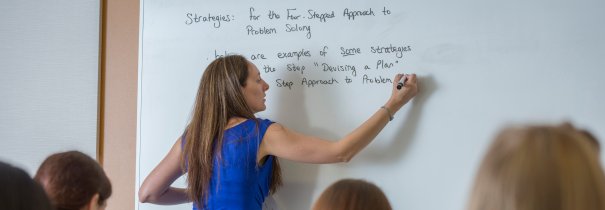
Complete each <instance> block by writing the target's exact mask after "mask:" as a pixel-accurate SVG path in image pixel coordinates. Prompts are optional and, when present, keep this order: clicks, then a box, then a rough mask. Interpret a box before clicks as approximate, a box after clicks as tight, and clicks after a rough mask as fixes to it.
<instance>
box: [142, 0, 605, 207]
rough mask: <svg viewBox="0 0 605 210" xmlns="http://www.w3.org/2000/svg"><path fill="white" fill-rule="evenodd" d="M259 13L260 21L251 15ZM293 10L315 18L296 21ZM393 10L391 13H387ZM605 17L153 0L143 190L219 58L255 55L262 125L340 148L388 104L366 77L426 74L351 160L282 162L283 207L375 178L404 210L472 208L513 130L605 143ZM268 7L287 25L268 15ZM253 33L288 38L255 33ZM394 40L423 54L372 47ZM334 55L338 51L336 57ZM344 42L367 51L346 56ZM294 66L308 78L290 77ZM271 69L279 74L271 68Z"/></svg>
mask: <svg viewBox="0 0 605 210" xmlns="http://www.w3.org/2000/svg"><path fill="white" fill-rule="evenodd" d="M251 7H253V8H254V13H255V15H260V17H259V20H258V21H255V20H250V17H249V16H250V8H251ZM289 8H290V9H293V8H296V9H297V10H296V11H293V13H298V14H300V15H303V16H302V18H300V19H298V20H288V19H287V17H286V16H287V14H286V11H287V9H289ZM346 8H348V9H349V10H355V9H368V8H372V9H373V11H374V13H375V16H370V17H357V18H356V19H355V20H354V21H352V20H348V19H347V18H346V17H343V11H344V9H346ZM384 8H387V9H389V10H390V12H391V13H390V14H388V15H383V12H382V11H383V9H384ZM604 8H605V2H604V1H593V0H579V1H567V0H555V1H552V0H551V1H545V0H534V1H522V0H512V1H497V2H494V1H481V0H462V1H446V0H429V1H426V0H423V1H382V0H380V1H344V0H338V1H320V0H308V1H277V0H267V1H243V0H242V1H237V2H233V1H230V2H229V3H223V2H216V1H200V0H185V1H179V2H169V3H167V2H166V1H161V0H145V1H143V2H142V10H141V17H142V20H141V21H142V22H141V60H140V65H139V66H140V72H139V74H140V75H139V85H140V86H139V127H138V129H139V133H138V141H139V148H138V153H137V155H138V167H137V170H138V172H137V174H138V177H137V180H138V181H137V185H140V182H141V181H142V179H144V178H145V176H147V174H148V173H149V172H150V171H151V169H153V167H154V166H155V165H157V164H158V163H159V161H160V160H161V158H162V157H163V155H164V154H166V153H167V152H168V150H169V149H170V146H171V145H172V144H173V143H174V140H175V139H176V138H177V137H178V136H179V135H180V134H181V133H182V132H183V129H184V127H185V125H186V123H187V120H188V119H189V114H190V110H191V107H192V103H193V99H194V96H195V92H196V90H197V86H198V82H199V78H200V76H201V74H202V71H203V70H204V68H205V67H206V65H207V64H208V63H209V62H211V61H212V60H213V58H214V55H215V51H218V52H219V53H222V52H225V51H227V52H233V53H239V54H243V55H245V56H246V57H248V58H251V56H252V55H255V54H258V53H262V54H264V55H265V56H266V57H267V59H266V60H261V59H259V60H253V61H252V62H253V63H255V64H256V65H257V67H258V68H259V69H260V70H261V75H262V77H263V78H264V79H265V80H266V81H267V82H268V83H269V85H270V86H271V88H270V89H269V91H268V95H267V104H268V108H267V111H265V112H262V113H259V116H261V117H266V118H270V119H272V120H274V121H277V122H279V123H282V124H284V125H286V126H287V127H290V128H292V129H295V130H298V131H300V132H303V133H307V134H314V135H317V136H320V137H323V138H328V139H337V138H339V137H342V136H344V135H346V134H347V133H348V132H349V131H351V130H352V129H353V128H355V127H356V126H358V125H359V124H360V123H361V122H363V121H364V120H365V119H366V118H367V117H368V116H370V115H371V114H372V113H374V112H375V111H377V110H378V109H379V107H380V106H381V105H383V104H384V103H385V102H386V100H387V99H388V96H389V94H390V92H389V91H390V86H391V84H390V83H386V84H368V83H365V82H364V81H366V80H364V75H368V77H370V78H377V77H383V78H392V77H393V75H395V74H396V73H398V72H402V73H411V72H415V73H417V74H418V75H419V77H420V93H419V95H418V97H417V98H415V99H414V101H413V102H412V103H410V104H409V105H407V106H405V107H404V108H403V109H402V110H401V111H400V112H399V113H397V114H396V115H395V119H394V120H393V121H392V122H390V123H389V124H388V125H387V127H386V128H385V129H384V131H383V132H382V133H381V134H380V135H379V136H378V137H377V138H376V139H375V141H374V142H373V143H372V144H370V145H369V146H368V148H366V149H365V150H364V151H362V152H361V153H360V154H359V155H358V156H356V157H355V159H354V160H353V161H351V162H350V163H349V164H335V165H308V164H300V163H293V162H288V161H283V172H284V173H283V174H284V179H285V186H284V188H282V189H281V190H280V191H279V193H278V195H276V196H275V202H276V203H277V205H278V206H279V207H280V208H281V209H295V210H304V209H309V207H310V204H311V202H312V201H313V200H314V199H315V198H316V197H317V196H318V194H319V193H320V192H321V191H323V190H324V189H325V187H326V186H328V185H329V184H331V183H333V182H334V181H336V180H338V179H341V178H348V177H350V178H364V179H366V180H369V181H372V182H374V183H376V184H377V185H378V186H380V187H381V188H382V189H383V190H384V191H385V192H386V194H387V196H388V197H389V199H390V200H391V202H392V204H393V207H394V209H427V210H438V209H457V210H461V209H463V208H464V205H465V203H466V199H467V194H468V191H469V189H470V186H471V183H472V180H473V177H474V174H475V170H476V167H477V164H478V163H479V161H480V159H481V157H482V155H483V153H484V149H485V148H486V146H487V145H488V144H489V143H490V140H491V138H492V136H493V135H494V134H495V133H496V132H497V131H498V130H499V129H500V128H501V127H502V126H505V125H508V124H512V123H559V122H561V121H563V120H569V121H572V122H574V123H575V124H576V125H578V126H581V127H585V128H587V129H589V130H591V131H593V132H594V133H595V134H596V136H598V137H601V138H603V137H605V111H604V110H603V108H602V107H603V104H605V94H603V90H605V83H604V82H603V81H602V80H603V78H605V71H603V68H604V67H605V59H603V56H604V55H605V39H604V38H603V37H605V28H604V27H602V26H603V20H604V19H605V13H603V12H602V11H603V9H604ZM308 9H312V10H316V11H334V13H335V16H336V17H335V18H333V19H328V20H327V21H326V22H320V21H319V20H317V19H307V18H305V17H308V13H307V10H308ZM269 10H273V11H275V12H276V13H278V14H279V15H280V16H281V19H279V20H275V19H273V20H270V19H268V16H267V14H269ZM188 13H197V14H198V15H201V16H203V17H207V16H208V15H209V14H210V15H211V16H216V15H225V16H226V15H230V17H231V18H230V19H231V21H229V22H227V21H222V22H221V25H220V27H218V28H216V27H214V26H213V24H212V23H213V22H210V23H208V22H206V23H204V22H199V23H195V24H190V25H188V24H187V22H188V21H190V19H189V18H188V16H187V14H188ZM286 24H292V25H293V24H298V25H307V26H311V37H310V38H308V37H306V35H307V33H306V32H291V33H288V32H285V30H286V29H285V28H286ZM247 25H250V26H252V27H254V28H259V27H266V28H276V32H277V33H275V34H270V35H248V31H247V30H246V26H247ZM390 44H392V45H394V46H410V48H411V51H408V52H405V53H403V55H402V56H401V57H397V56H396V55H394V54H374V53H371V51H370V50H371V48H370V47H372V46H389V45H390ZM323 46H328V49H327V54H326V56H322V53H321V52H320V51H322V50H323V49H324V48H323ZM341 47H344V48H357V47H358V48H360V49H361V51H362V53H361V54H360V55H354V56H346V57H343V56H342V55H341V54H340V48H341ZM301 49H306V50H309V51H310V54H311V56H310V57H302V58H300V60H298V59H296V58H294V59H279V58H277V55H278V53H279V52H288V51H298V50H301ZM379 60H384V61H386V62H389V63H393V66H392V68H376V63H377V62H378V61H379ZM315 63H318V64H319V66H321V63H328V64H330V65H345V64H348V65H354V66H356V68H357V74H356V76H355V75H353V74H352V72H350V71H348V72H324V71H322V68H318V67H317V66H316V65H315ZM288 64H295V65H298V66H305V68H306V70H305V72H304V73H301V72H299V71H296V72H292V71H288V70H287V65H288ZM265 65H269V66H272V67H274V68H276V69H277V70H276V71H275V72H265V71H263V67H264V66H265ZM365 65H368V66H369V67H370V69H368V70H364V68H363V67H364V66H365ZM303 78H306V79H307V80H308V79H327V80H330V79H331V78H334V79H336V80H338V81H339V84H337V85H318V86H315V87H306V86H303V85H301V84H302V80H303ZM346 78H350V79H352V82H351V83H346V81H345V79H346ZM278 79H282V80H288V81H292V82H294V85H293V86H292V89H289V88H287V87H279V85H278ZM178 185H181V186H182V185H183V182H182V180H181V181H180V182H179V183H178ZM189 208H190V205H181V206H176V207H165V206H155V205H151V204H141V205H140V206H139V209H145V210H151V209H189Z"/></svg>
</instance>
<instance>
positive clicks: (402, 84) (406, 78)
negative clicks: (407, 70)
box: [397, 74, 408, 90]
mask: <svg viewBox="0 0 605 210" xmlns="http://www.w3.org/2000/svg"><path fill="white" fill-rule="evenodd" d="M406 81H408V77H406V75H405V74H404V75H403V77H401V79H400V80H399V82H398V83H397V90H401V88H402V87H403V86H404V85H405V82H406Z"/></svg>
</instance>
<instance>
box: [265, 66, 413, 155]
mask: <svg viewBox="0 0 605 210" xmlns="http://www.w3.org/2000/svg"><path fill="white" fill-rule="evenodd" d="M402 77H406V83H405V85H404V86H403V88H402V89H401V90H399V89H397V81H399V80H400V79H401V78H402ZM394 79H395V80H394V81H395V82H393V88H392V94H391V97H390V99H389V100H388V102H387V103H386V104H385V105H384V106H383V107H377V111H376V112H375V113H374V114H373V115H372V116H371V117H370V118H369V119H368V120H366V121H365V122H364V123H362V124H361V125H360V126H359V127H357V128H356V129H355V130H353V131H352V132H351V133H349V134H348V135H346V136H345V137H344V138H342V139H340V140H338V141H329V140H324V139H321V138H318V137H314V136H307V135H304V134H301V133H298V132H296V131H293V130H290V129H288V128H286V127H284V126H282V125H280V124H277V123H275V124H272V125H271V126H269V128H268V129H267V132H266V133H265V136H264V137H263V141H262V143H261V148H260V150H259V155H258V157H259V160H260V159H261V158H263V157H264V156H266V155H274V156H277V157H280V158H285V159H288V160H293V161H298V162H306V163H334V162H348V161H349V160H351V159H352V158H353V156H355V155H356V154H357V153H358V152H359V151H361V150H362V149H363V148H365V147H366V146H367V145H368V144H369V143H370V142H372V140H373V139H374V138H375V137H376V136H377V135H378V133H380V131H381V130H382V129H383V128H384V127H385V126H386V124H387V123H388V122H389V120H390V119H391V117H392V116H393V115H394V114H395V113H396V112H397V111H398V110H399V109H401V107H403V105H405V104H406V103H407V102H408V101H410V99H412V98H413V97H414V96H415V95H416V93H417V92H418V86H417V80H416V75H415V74H411V75H402V74H398V75H396V76H395V78H394Z"/></svg>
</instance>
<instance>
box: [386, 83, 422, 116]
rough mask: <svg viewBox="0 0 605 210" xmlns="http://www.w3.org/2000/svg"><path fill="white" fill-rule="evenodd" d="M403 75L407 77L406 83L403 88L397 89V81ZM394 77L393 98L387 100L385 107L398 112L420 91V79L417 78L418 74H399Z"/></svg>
mask: <svg viewBox="0 0 605 210" xmlns="http://www.w3.org/2000/svg"><path fill="white" fill-rule="evenodd" d="M403 77H405V79H404V80H405V82H404V83H405V85H403V87H401V89H397V83H398V82H399V81H400V80H401V78H403ZM394 79H395V80H394V81H393V89H392V93H391V98H390V99H389V101H387V103H386V104H385V107H387V108H388V109H389V110H393V112H397V111H398V110H399V109H401V107H403V105H405V104H406V103H408V101H410V100H411V99H412V98H414V96H416V93H418V81H417V80H416V74H397V75H395V78H394ZM393 114H395V113H393Z"/></svg>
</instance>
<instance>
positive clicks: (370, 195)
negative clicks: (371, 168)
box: [313, 179, 392, 210]
mask: <svg viewBox="0 0 605 210" xmlns="http://www.w3.org/2000/svg"><path fill="white" fill-rule="evenodd" d="M367 209H373V210H391V209H392V208H391V204H390V203H389V200H388V199H387V197H386V196H385V195H384V193H383V192H382V190H380V188H378V187H377V186H376V185H374V184H372V183H369V182H366V181H364V180H360V179H343V180H340V181H338V182H335V183H334V184H332V185H330V186H329V187H328V188H326V190H325V191H324V192H323V193H321V195H320V196H319V198H318V199H317V201H316V202H315V204H314V205H313V210H367Z"/></svg>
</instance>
